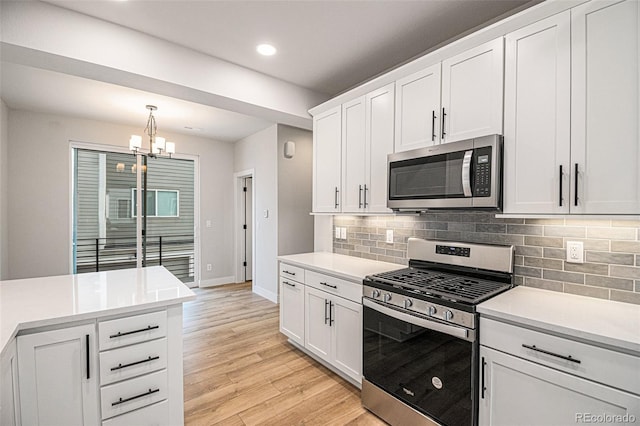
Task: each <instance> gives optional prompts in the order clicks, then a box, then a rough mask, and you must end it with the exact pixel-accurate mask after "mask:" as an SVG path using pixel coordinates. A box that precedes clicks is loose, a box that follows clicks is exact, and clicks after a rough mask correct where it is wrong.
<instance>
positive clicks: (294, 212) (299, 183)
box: [278, 125, 313, 255]
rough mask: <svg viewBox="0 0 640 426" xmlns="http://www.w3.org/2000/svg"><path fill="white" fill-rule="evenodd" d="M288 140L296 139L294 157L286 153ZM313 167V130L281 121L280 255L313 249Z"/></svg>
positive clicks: (279, 179)
mask: <svg viewBox="0 0 640 426" xmlns="http://www.w3.org/2000/svg"><path fill="white" fill-rule="evenodd" d="M287 141H293V142H295V146H296V153H295V155H294V157H293V158H285V156H284V144H285V143H286V142H287ZM312 169H313V137H312V133H311V132H309V131H308V130H302V129H297V128H295V127H289V126H284V125H278V255H287V254H294V253H305V252H311V251H313V216H311V215H310V214H309V212H311V193H312V191H311V185H312V177H311V176H312V175H311V171H312Z"/></svg>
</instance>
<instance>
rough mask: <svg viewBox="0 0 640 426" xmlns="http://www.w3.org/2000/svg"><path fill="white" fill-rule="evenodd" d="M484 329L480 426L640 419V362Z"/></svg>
mask: <svg viewBox="0 0 640 426" xmlns="http://www.w3.org/2000/svg"><path fill="white" fill-rule="evenodd" d="M481 329H482V334H481V338H480V344H481V346H480V357H479V358H480V360H479V362H480V388H479V395H478V398H479V401H480V404H479V424H480V425H492V426H500V425H505V426H512V425H536V426H545V425H549V426H551V425H571V424H580V423H605V424H612V423H621V424H622V423H633V422H634V421H637V419H640V395H639V393H638V383H639V381H638V379H639V378H640V376H639V374H640V373H639V371H640V370H639V367H640V358H638V357H636V356H632V355H628V354H623V353H621V352H617V351H613V350H609V349H603V348H600V347H596V346H592V345H589V344H585V343H581V342H576V341H573V340H570V339H566V338H562V337H558V336H552V335H549V334H546V333H542V332H539V331H534V330H529V329H527V328H524V327H518V326H514V325H510V324H505V323H501V322H496V321H492V320H486V319H482V320H481ZM609 373H610V374H609ZM634 419H635V420H634Z"/></svg>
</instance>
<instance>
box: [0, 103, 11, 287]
mask: <svg viewBox="0 0 640 426" xmlns="http://www.w3.org/2000/svg"><path fill="white" fill-rule="evenodd" d="M8 120H9V110H8V108H7V105H5V103H4V101H3V100H2V99H0V280H1V279H5V278H6V277H7V274H8V267H7V253H8V251H7V247H8V239H9V227H8V226H7V188H8V176H9V175H8V170H7V168H8V167H7V166H8V162H7V147H8V141H9V133H8V132H9V130H8Z"/></svg>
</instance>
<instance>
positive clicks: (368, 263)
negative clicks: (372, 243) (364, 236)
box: [278, 252, 405, 283]
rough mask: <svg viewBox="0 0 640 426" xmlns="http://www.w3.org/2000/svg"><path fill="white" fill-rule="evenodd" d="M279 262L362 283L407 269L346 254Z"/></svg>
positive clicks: (294, 257) (292, 257) (287, 258)
mask: <svg viewBox="0 0 640 426" xmlns="http://www.w3.org/2000/svg"><path fill="white" fill-rule="evenodd" d="M278 259H279V260H281V261H283V262H286V263H290V264H292V265H295V266H300V267H302V268H310V269H314V270H316V271H320V272H325V273H327V274H331V275H335V276H337V277H339V278H343V279H345V280H349V281H354V282H360V283H361V282H362V280H363V279H364V277H365V276H367V275H371V274H379V273H380V272H387V271H393V270H395V269H402V268H405V266H403V265H399V264H397V263H388V262H379V261H377V260H369V259H362V258H360V257H354V256H346V255H344V254H336V253H326V252H316V253H302V254H292V255H288V256H279V257H278Z"/></svg>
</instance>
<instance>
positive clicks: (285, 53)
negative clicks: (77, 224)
mask: <svg viewBox="0 0 640 426" xmlns="http://www.w3.org/2000/svg"><path fill="white" fill-rule="evenodd" d="M539 1H540V0H534V2H531V1H529V0H412V1H406V0H375V1H374V0H371V1H369V0H364V1H362V0H358V1H352V0H334V1H301V0H288V1H270V0H264V1H244V0H235V1H216V0H197V1H193V0H128V1H114V0H98V1H94V0H48V1H47V2H48V3H51V4H54V5H57V6H60V7H63V8H67V9H71V10H74V11H77V12H80V13H84V14H86V15H90V16H93V17H96V18H99V19H103V20H106V21H109V22H113V23H116V24H119V25H122V26H125V27H129V28H132V29H135V30H138V31H141V32H144V33H147V34H150V35H153V36H156V37H159V38H162V39H164V40H167V41H170V42H173V43H176V44H179V45H182V46H186V47H189V48H191V49H194V50H197V51H200V52H202V53H205V54H208V55H211V56H214V57H217V58H220V59H223V60H226V61H229V62H232V63H235V64H238V65H242V66H244V67H247V68H250V69H253V70H256V71H259V72H262V73H264V74H267V75H270V76H273V77H276V78H279V79H282V80H285V81H287V82H291V83H294V84H296V85H299V86H302V87H305V88H308V89H311V90H313V91H316V92H319V93H324V94H327V95H330V96H333V95H336V94H338V93H340V92H343V91H345V90H347V89H348V88H350V87H352V86H354V85H357V84H359V83H361V82H363V81H365V80H367V79H370V78H372V77H374V76H376V75H378V74H380V73H382V72H384V71H385V70H387V69H389V68H391V67H394V66H396V65H398V64H400V63H403V62H406V61H408V60H409V59H411V58H413V57H415V56H416V55H419V54H420V53H422V52H425V51H427V50H429V49H432V48H433V47H434V46H437V45H438V44H440V43H442V42H444V41H445V40H449V39H451V38H454V37H456V36H458V35H460V34H462V33H465V32H468V31H469V30H470V29H472V28H476V27H478V26H482V25H486V23H487V22H490V21H493V20H495V18H496V17H498V16H503V15H504V14H509V13H513V11H514V10H516V9H518V8H521V7H523V6H524V5H525V4H526V5H527V6H528V5H531V4H533V3H536V2H539ZM263 42H268V43H272V44H273V45H275V46H276V48H277V49H278V53H277V55H275V56H272V57H263V56H260V55H258V54H257V53H256V52H255V46H256V45H257V44H259V43H263ZM2 67H3V69H2V87H1V90H2V98H3V99H4V100H5V102H6V103H7V104H8V105H9V106H10V107H12V108H22V109H33V110H37V111H44V112H59V113H62V114H68V115H74V116H82V117H86V118H95V119H102V120H110V121H113V122H121V123H125V124H141V125H143V124H144V120H145V118H146V113H147V111H146V110H145V109H144V105H145V104H149V103H156V104H158V106H159V107H160V109H159V111H158V115H157V116H158V126H159V128H166V129H168V130H172V131H176V132H182V133H185V132H187V131H186V130H185V128H184V127H185V126H190V127H198V128H201V129H202V130H201V131H200V132H199V135H200V136H203V137H210V138H213V139H218V140H238V139H240V138H242V137H245V136H247V135H249V134H252V133H255V132H256V131H258V130H260V129H262V128H265V127H267V126H268V125H270V124H271V123H268V122H266V121H265V120H263V119H257V118H254V117H247V116H244V115H241V114H237V113H231V112H228V111H222V110H220V109H217V108H212V107H209V106H203V105H198V104H194V103H190V102H185V101H179V100H176V99H172V98H168V97H164V96H159V95H154V94H148V93H145V92H141V91H138V90H133V89H126V88H123V87H120V86H114V85H111V84H106V83H100V82H96V81H92V80H87V79H83V78H77V77H72V76H69V75H64V74H59V73H55V72H51V71H44V70H38V69H33V68H27V67H24V66H18V65H12V64H7V63H3V64H2ZM44 93H46V94H50V95H51V96H43V94H44ZM56 93H57V94H59V93H64V94H65V96H64V97H62V96H55V94H56ZM125 99H128V100H134V99H135V100H137V101H138V103H135V104H134V103H126V102H125V101H124V100H125ZM131 105H136V106H137V108H136V109H139V111H132V110H131ZM138 105H139V106H138ZM165 108H166V109H165ZM162 111H172V112H176V111H184V113H180V114H172V116H173V118H174V119H175V120H174V121H170V116H169V115H167V116H166V117H162Z"/></svg>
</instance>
